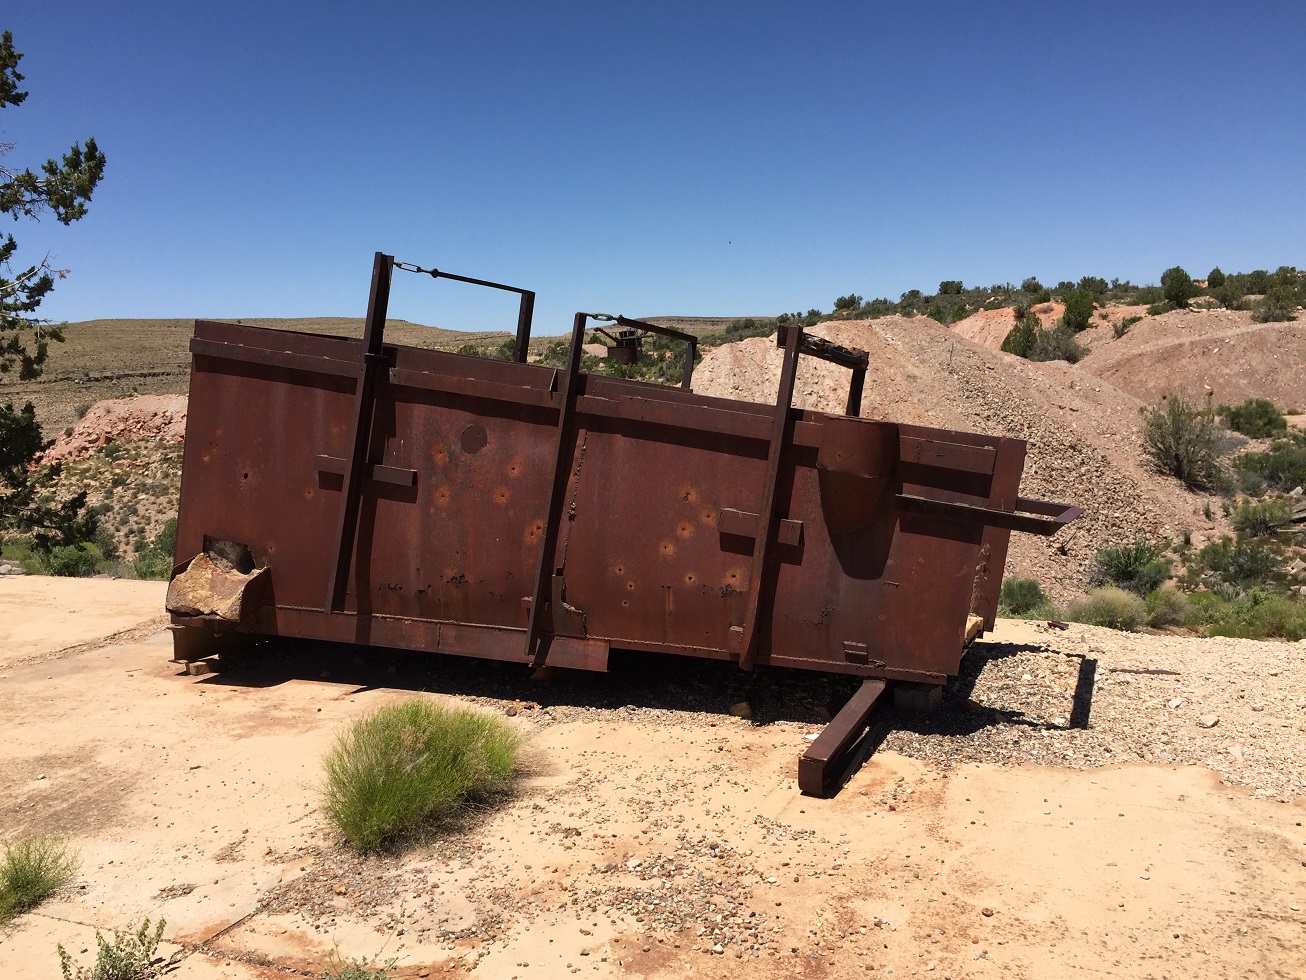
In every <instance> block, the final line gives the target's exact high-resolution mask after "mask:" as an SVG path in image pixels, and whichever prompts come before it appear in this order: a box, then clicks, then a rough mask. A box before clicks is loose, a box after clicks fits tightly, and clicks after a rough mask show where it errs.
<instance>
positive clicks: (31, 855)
mask: <svg viewBox="0 0 1306 980" xmlns="http://www.w3.org/2000/svg"><path fill="white" fill-rule="evenodd" d="M79 864H80V862H79V861H78V859H77V855H76V854H75V853H74V852H73V851H72V849H71V848H70V847H69V846H68V844H67V843H66V842H65V841H64V839H63V838H62V837H56V836H53V835H50V834H34V835H32V836H29V837H19V838H18V839H16V840H13V841H7V842H6V843H5V844H4V858H3V860H0V923H3V922H8V921H9V920H10V919H12V918H13V917H14V916H16V915H21V914H22V913H24V912H26V911H28V910H29V909H33V908H35V907H36V906H37V905H39V904H40V903H41V902H42V901H44V900H45V899H46V898H47V897H48V896H49V895H50V894H52V893H53V892H54V891H56V890H57V889H59V888H62V887H63V886H64V885H66V884H68V882H70V881H72V879H73V875H75V874H76V873H77V868H78V866H79Z"/></svg>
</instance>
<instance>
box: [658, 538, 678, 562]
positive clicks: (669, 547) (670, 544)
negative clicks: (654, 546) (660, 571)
mask: <svg viewBox="0 0 1306 980" xmlns="http://www.w3.org/2000/svg"><path fill="white" fill-rule="evenodd" d="M658 553H659V554H661V555H662V557H663V558H671V557H672V556H674V555H675V553H676V543H675V542H674V541H663V542H662V543H661V544H660V545H658Z"/></svg>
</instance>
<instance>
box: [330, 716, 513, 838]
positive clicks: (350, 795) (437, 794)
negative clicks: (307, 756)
mask: <svg viewBox="0 0 1306 980" xmlns="http://www.w3.org/2000/svg"><path fill="white" fill-rule="evenodd" d="M520 748H521V736H520V735H519V734H518V733H517V732H516V731H515V730H514V729H513V728H512V727H511V726H510V725H509V724H507V723H506V722H505V721H503V720H502V719H500V718H496V717H493V716H492V715H488V714H486V713H484V712H482V711H475V710H472V709H468V708H452V707H445V706H443V705H439V704H436V703H434V702H432V701H429V700H424V699H421V698H414V699H412V700H410V701H405V702H403V703H401V704H395V705H389V706H387V707H384V708H380V709H378V710H376V711H373V712H372V713H371V714H368V715H366V716H364V717H363V718H360V719H359V720H358V721H356V722H354V723H353V724H352V725H351V726H350V727H349V728H348V729H347V730H346V731H345V732H343V733H342V734H341V735H340V736H339V737H338V738H337V739H336V743H335V745H334V746H333V747H332V749H331V751H330V752H329V753H328V754H327V757H326V760H325V768H326V776H327V779H326V785H325V787H324V788H323V809H324V811H325V812H326V815H327V818H328V819H330V820H331V822H332V823H334V824H335V825H336V827H338V828H339V829H340V831H341V833H343V834H344V835H345V837H346V839H348V841H349V842H350V843H351V844H352V845H354V847H356V848H358V849H359V850H360V851H373V850H376V849H378V848H380V847H381V846H383V845H384V844H386V843H387V842H389V841H392V840H394V839H395V838H397V837H399V836H401V835H402V834H403V833H405V832H406V831H409V830H411V829H413V828H415V827H416V826H418V825H419V824H421V823H423V822H426V821H430V820H432V819H434V818H439V817H442V816H448V815H450V814H452V813H453V812H454V811H456V810H457V809H458V808H460V807H462V806H465V805H467V804H469V803H474V802H476V801H478V800H484V799H486V798H487V797H489V796H490V795H491V794H493V793H494V792H496V791H499V790H502V789H503V788H505V787H506V786H507V784H508V783H509V781H510V780H511V779H512V777H513V776H514V774H515V773H516V772H517V767H518V766H517V760H518V752H519V750H520Z"/></svg>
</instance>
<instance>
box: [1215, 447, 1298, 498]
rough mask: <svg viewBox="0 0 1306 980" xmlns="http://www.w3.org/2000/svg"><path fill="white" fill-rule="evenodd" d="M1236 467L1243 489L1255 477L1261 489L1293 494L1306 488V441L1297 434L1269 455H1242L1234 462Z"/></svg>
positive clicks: (1270, 451) (1265, 453)
mask: <svg viewBox="0 0 1306 980" xmlns="http://www.w3.org/2000/svg"><path fill="white" fill-rule="evenodd" d="M1233 467H1234V469H1235V470H1236V471H1237V472H1238V473H1239V475H1240V476H1241V477H1242V479H1243V485H1244V488H1246V487H1247V485H1248V478H1249V477H1255V478H1257V479H1258V480H1259V481H1260V485H1261V487H1262V488H1268V489H1270V490H1277V491H1279V492H1280V493H1290V492H1291V491H1292V490H1294V489H1296V488H1297V487H1300V486H1306V439H1303V438H1302V437H1301V436H1299V435H1297V434H1296V433H1294V434H1293V435H1292V436H1290V437H1289V438H1288V439H1281V440H1279V441H1277V442H1275V443H1274V445H1273V446H1271V447H1270V450H1269V452H1263V453H1243V454H1242V455H1241V456H1238V457H1237V458H1236V459H1234V461H1233ZM1249 492H1250V491H1249Z"/></svg>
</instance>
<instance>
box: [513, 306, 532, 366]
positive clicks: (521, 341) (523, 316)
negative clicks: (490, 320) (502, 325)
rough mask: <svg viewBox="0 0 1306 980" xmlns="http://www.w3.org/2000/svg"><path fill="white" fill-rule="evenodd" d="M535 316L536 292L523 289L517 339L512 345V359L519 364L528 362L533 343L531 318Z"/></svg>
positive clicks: (518, 316)
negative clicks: (527, 358)
mask: <svg viewBox="0 0 1306 980" xmlns="http://www.w3.org/2000/svg"><path fill="white" fill-rule="evenodd" d="M534 316H535V294H534V293H533V292H531V291H530V290H529V289H523V290H522V293H521V305H520V306H519V307H518V308H517V341H516V343H514V344H513V346H512V359H513V360H514V361H516V362H517V363H518V364H525V363H526V355H527V352H528V351H529V349H530V343H531V320H532V318H533V317H534Z"/></svg>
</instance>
